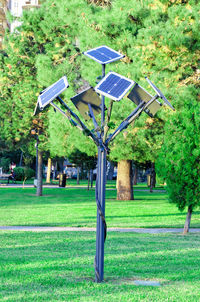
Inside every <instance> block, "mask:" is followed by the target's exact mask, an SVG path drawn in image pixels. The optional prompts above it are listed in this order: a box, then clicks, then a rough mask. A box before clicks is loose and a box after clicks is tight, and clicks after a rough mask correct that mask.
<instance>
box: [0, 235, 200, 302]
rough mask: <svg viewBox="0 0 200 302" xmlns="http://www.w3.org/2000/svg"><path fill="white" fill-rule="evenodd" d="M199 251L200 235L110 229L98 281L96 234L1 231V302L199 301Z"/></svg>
mask: <svg viewBox="0 0 200 302" xmlns="http://www.w3.org/2000/svg"><path fill="white" fill-rule="evenodd" d="M199 249H200V234H189V235H188V236H183V235H181V234H155V235H149V234H134V233H116V232H114V233H108V238H107V241H106V245H105V274H104V277H105V282H104V283H101V284H96V283H94V268H93V262H94V255H95V233H94V232H86V233H83V232H45V233H43V232H42V233H33V232H13V231H9V232H8V231H5V232H4V231H1V232H0V301H9V302H22V301H23V302H31V301H33V302H36V301H45V302H46V301H75V302H77V301H82V302H84V301H85V302H95V301H102V302H103V301H106V302H115V301H116V302H122V301H123V302H129V301H130V302H132V301H133V302H135V301H136V302H137V301H144V302H148V301H152V302H155V301H156V302H165V301H173V302H180V301H181V302H184V301H185V302H188V301H191V302H199V301H200V291H199V288H200V278H199V276H200V267H199V263H200V253H199ZM134 280H151V281H158V282H160V284H161V286H160V287H153V286H136V285H134Z"/></svg>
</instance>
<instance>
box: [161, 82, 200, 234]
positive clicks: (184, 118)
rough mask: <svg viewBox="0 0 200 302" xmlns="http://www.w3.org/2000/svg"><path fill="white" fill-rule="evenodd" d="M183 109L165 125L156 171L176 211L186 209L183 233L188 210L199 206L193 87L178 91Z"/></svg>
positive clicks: (199, 128) (198, 116)
mask: <svg viewBox="0 0 200 302" xmlns="http://www.w3.org/2000/svg"><path fill="white" fill-rule="evenodd" d="M182 95H184V108H182V110H181V111H177V112H176V113H175V114H174V115H173V117H172V118H171V119H170V121H168V123H167V124H166V136H165V141H164V144H163V146H162V153H161V154H160V157H159V160H158V163H157V171H158V172H159V174H160V175H161V176H162V177H163V178H164V179H165V180H166V182H167V191H168V193H169V200H170V202H172V203H175V204H176V205H177V207H178V208H179V210H181V211H183V210H184V209H185V208H187V217H186V221H185V226H184V233H187V232H189V228H190V221H191V215H192V212H193V211H194V210H195V209H196V208H197V207H199V206H200V177H199V172H200V136H199V133H200V102H199V99H198V90H197V89H195V88H194V87H187V88H182V89H180V90H179V96H178V98H180V99H181V98H182Z"/></svg>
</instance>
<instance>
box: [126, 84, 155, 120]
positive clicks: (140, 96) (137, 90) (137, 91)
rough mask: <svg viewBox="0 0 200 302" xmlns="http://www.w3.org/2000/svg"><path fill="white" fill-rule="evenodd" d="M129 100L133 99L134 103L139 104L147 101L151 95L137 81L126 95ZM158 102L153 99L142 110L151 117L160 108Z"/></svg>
mask: <svg viewBox="0 0 200 302" xmlns="http://www.w3.org/2000/svg"><path fill="white" fill-rule="evenodd" d="M127 97H128V98H129V99H130V100H131V101H133V102H134V103H135V104H136V105H139V104H140V103H141V102H145V103H148V102H149V101H150V100H151V99H152V98H153V96H152V95H151V94H149V93H148V92H147V91H146V90H145V89H144V88H142V87H141V86H140V85H138V84H137V83H136V84H135V86H134V87H133V89H132V90H131V92H130V93H129V95H128V96H127ZM160 106H161V104H160V102H158V101H157V100H154V101H153V102H152V103H151V104H150V105H149V106H148V107H147V108H146V109H145V110H144V111H145V112H146V113H147V114H148V115H149V116H150V117H153V116H154V115H155V114H156V112H157V111H158V110H159V109H160Z"/></svg>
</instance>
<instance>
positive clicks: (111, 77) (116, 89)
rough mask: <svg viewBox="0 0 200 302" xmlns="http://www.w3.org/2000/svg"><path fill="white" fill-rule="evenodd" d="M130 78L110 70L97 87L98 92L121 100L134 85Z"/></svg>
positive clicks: (115, 99)
mask: <svg viewBox="0 0 200 302" xmlns="http://www.w3.org/2000/svg"><path fill="white" fill-rule="evenodd" d="M134 83H135V82H134V81H132V80H129V79H127V78H125V77H123V76H121V75H120V74H117V73H115V72H109V73H108V74H107V75H106V76H105V77H104V78H103V79H102V80H101V81H100V82H99V84H98V85H97V86H96V87H95V90H96V92H97V93H100V94H101V95H104V96H107V97H109V98H110V99H112V100H114V101H120V100H121V99H122V98H123V97H124V96H125V95H126V93H127V92H128V91H129V89H131V87H132V86H133V85H134Z"/></svg>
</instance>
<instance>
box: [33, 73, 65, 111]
mask: <svg viewBox="0 0 200 302" xmlns="http://www.w3.org/2000/svg"><path fill="white" fill-rule="evenodd" d="M68 86H69V85H68V82H67V77H66V76H64V77H62V78H61V79H60V80H58V81H57V82H56V83H54V84H52V85H51V86H50V87H48V88H47V89H45V90H44V91H43V93H42V94H41V95H40V96H39V97H38V101H39V105H40V108H44V107H45V106H47V105H48V104H49V103H50V102H51V101H53V100H54V99H55V98H56V97H57V96H58V95H59V94H61V93H62V92H63V91H64V90H65V89H66V88H67V87H68Z"/></svg>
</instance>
